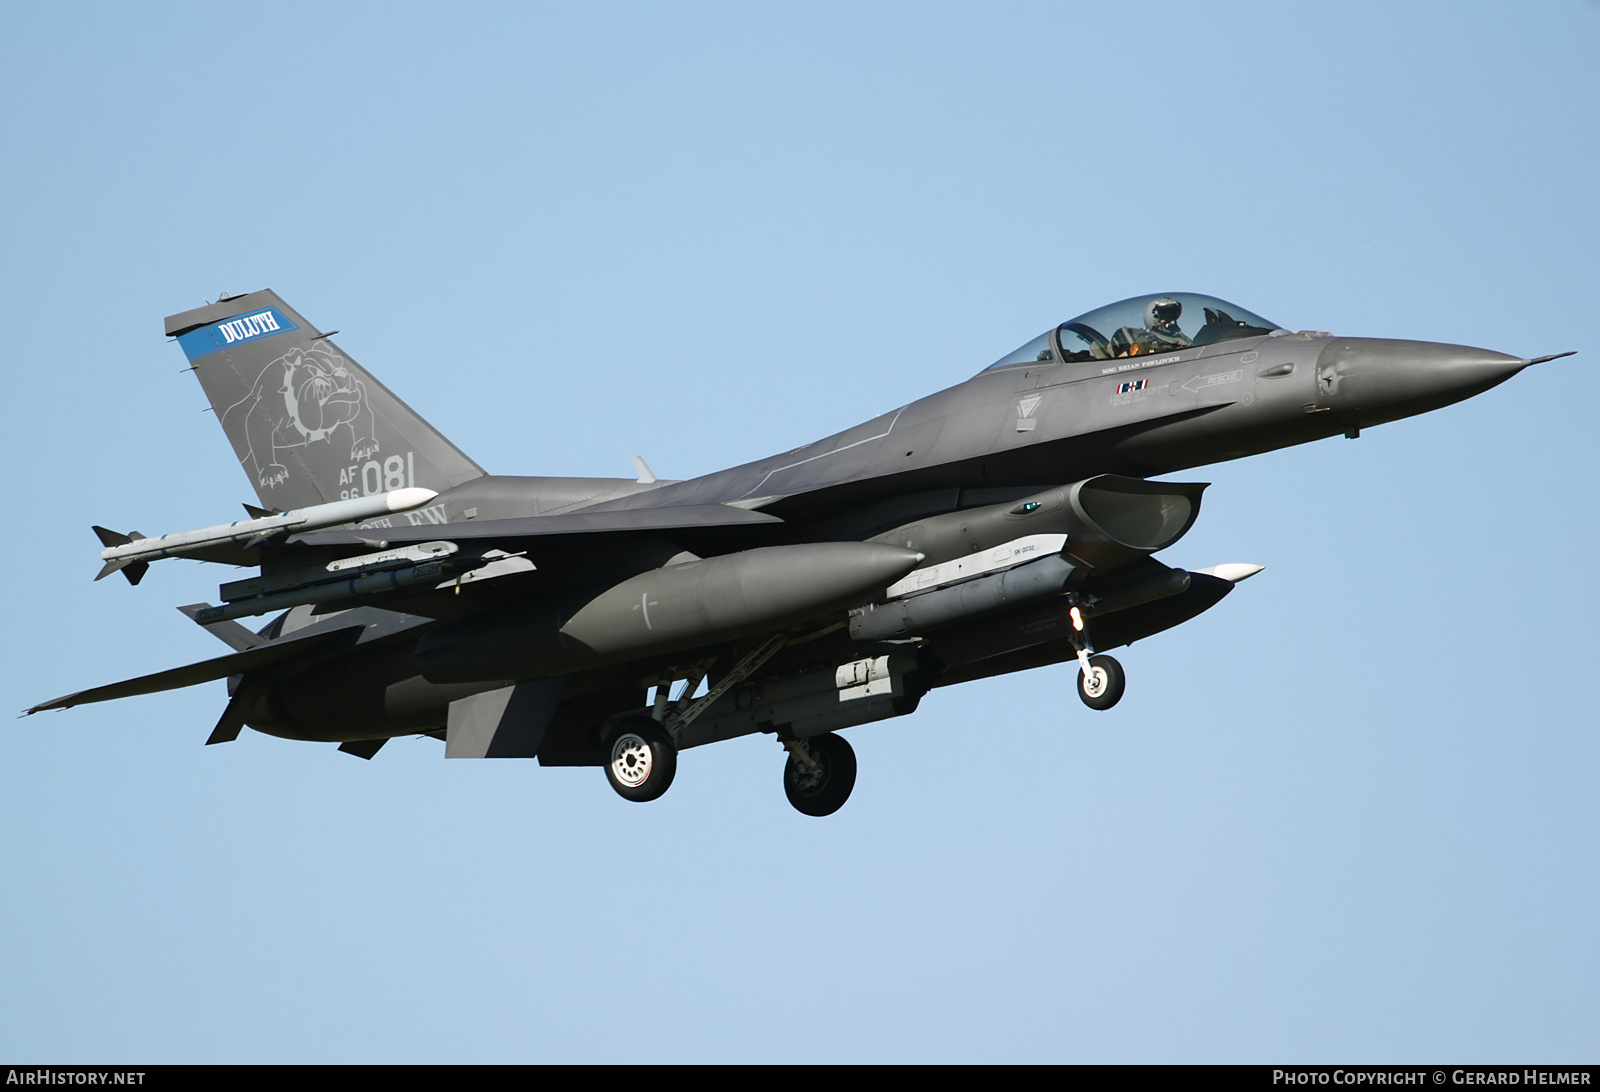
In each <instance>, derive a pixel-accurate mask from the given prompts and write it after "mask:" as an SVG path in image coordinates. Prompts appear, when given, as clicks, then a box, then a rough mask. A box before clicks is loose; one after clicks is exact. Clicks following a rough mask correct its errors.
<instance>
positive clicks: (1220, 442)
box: [28, 291, 1568, 815]
mask: <svg viewBox="0 0 1600 1092" xmlns="http://www.w3.org/2000/svg"><path fill="white" fill-rule="evenodd" d="M166 332H167V334H168V335H169V336H171V337H174V338H176V340H177V341H178V344H179V345H180V346H181V347H182V349H183V351H184V353H185V355H186V356H187V357H188V359H189V361H190V363H191V365H192V366H193V370H194V372H195V374H196V375H197V376H198V377H199V380H200V383H201V386H202V387H204V389H205V392H206V395H207V396H208V397H209V398H210V400H211V405H212V407H213V408H214V409H215V411H216V413H217V417H218V419H219V420H220V421H221V422H222V427H223V430H224V431H225V432H226V434H227V436H228V440H229V441H230V442H231V443H232V445H233V453H234V457H235V458H237V459H238V461H239V465H240V466H241V467H242V468H243V470H244V472H245V474H246V475H247V476H248V477H249V479H250V484H251V486H252V487H253V488H254V489H255V491H256V495H257V498H258V500H259V501H260V505H259V506H254V505H246V506H245V507H246V509H247V510H248V514H249V517H250V518H248V519H244V520H240V521H238V522H236V523H232V524H226V525H222V526H216V527H208V528H203V529H201V530H198V531H187V532H181V533H178V534H171V535H164V536H162V537H159V538H148V537H143V536H140V535H138V534H137V533H128V534H121V533H118V532H114V531H110V530H107V529H105V528H100V527H97V528H95V531H96V533H97V534H98V535H99V537H100V540H101V543H102V545H103V546H104V550H103V552H102V554H101V558H102V560H103V562H104V567H103V568H102V569H101V572H100V575H101V576H102V577H103V576H106V575H108V574H110V573H112V572H118V571H120V572H121V573H122V574H123V575H124V576H125V577H126V578H127V579H128V580H129V581H131V582H132V583H135V584H137V583H138V582H139V580H140V578H141V577H142V576H143V575H144V573H145V571H146V569H147V568H148V566H149V565H150V564H151V563H152V562H154V561H157V560H160V559H161V558H165V557H186V558H195V559H199V560H202V561H210V562H216V563H220V564H224V565H235V566H249V567H254V568H258V569H259V575H256V576H251V577H249V578H247V579H236V580H230V581H229V582H227V583H224V584H223V585H222V586H221V588H220V598H221V602H220V604H219V605H217V606H212V605H209V604H204V603H200V604H194V605H191V606H186V607H181V608H179V609H180V610H182V611H184V613H186V614H187V615H189V616H190V617H191V618H192V619H193V620H194V621H195V622H197V623H199V624H200V625H201V626H204V627H205V628H206V629H208V630H210V632H212V633H213V634H215V635H216V636H217V637H218V638H219V639H221V640H222V641H223V642H225V643H226V644H227V645H228V646H229V647H230V648H231V649H232V652H231V653H230V654H228V655H225V656H220V657H218V658H216V659H212V660H207V661H204V662H201V663H196V664H190V665H188V666H186V667H179V668H175V669H173V670H170V671H163V672H159V673H157V674H154V675H148V676H145V677H143V678H138V679H131V680H129V681H127V682H121V683H115V684H112V685H110V686H102V687H98V688H96V689H93V690H85V691H82V692H80V693H76V694H70V695H67V696H66V697H62V698H57V699H55V700H54V701H48V702H44V703H43V704H41V705H37V706H34V707H33V708H32V709H30V710H28V712H30V713H37V712H40V711H42V710H46V709H65V708H67V707H69V706H73V705H80V704H83V703H86V702H96V701H106V700H109V699H112V698H122V697H128V696H131V695H136V694H148V693H152V692H155V691H159V690H167V689H171V688H175V687H182V686H189V685H192V684H195V683H201V682H206V681H210V680H217V679H227V680H228V693H229V701H228V704H227V707H226V709H225V710H224V711H223V713H222V717H221V719H220V720H219V721H218V722H217V725H216V728H215V729H214V730H213V731H212V733H211V736H210V738H209V739H208V740H207V742H208V743H222V742H227V741H230V740H233V739H235V738H237V736H238V735H239V732H240V730H241V729H242V728H243V727H245V726H247V725H248V726H249V727H251V728H254V729H256V730H257V731H260V732H266V733H268V734H271V735H276V736H282V737H285V738H289V739H299V740H313V741H324V742H335V743H339V744H340V748H339V749H340V750H341V751H345V752H346V753H349V754H352V755H356V756H359V757H361V758H368V759H370V758H372V757H373V755H375V754H376V753H377V751H378V749H379V748H380V747H382V746H383V744H384V743H385V741H387V740H389V739H392V738H394V737H396V736H404V735H428V736H433V737H436V738H438V739H441V740H443V742H444V746H445V755H446V757H449V758H537V759H538V760H539V761H540V762H541V763H542V764H544V765H547V766H599V767H601V768H602V769H604V771H605V774H606V777H607V778H608V779H609V781H610V782H611V785H612V787H613V788H614V789H615V790H616V791H617V792H618V793H619V794H620V795H622V796H623V797H624V798H625V799H628V800H636V801H644V800H653V799H655V798H657V797H659V796H660V795H661V794H662V793H663V792H665V791H666V790H667V787H668V786H669V785H670V784H671V783H672V778H673V774H674V772H675V770H676V768H677V758H678V752H679V751H681V750H683V749H685V748H689V747H697V746H700V745H702V744H706V743H714V742H716V741H718V740H724V739H730V738H732V737H734V736H740V735H746V734H750V733H756V732H762V733H767V734H769V735H771V736H773V737H774V738H775V739H776V740H777V741H778V742H779V743H780V744H782V746H783V748H784V749H785V750H786V751H787V752H788V760H787V763H786V766H785V769H784V775H783V784H784V789H785V792H786V793H787V795H788V798H789V800H790V802H791V803H792V804H793V805H794V806H795V807H796V808H797V809H799V810H800V811H801V812H804V813H805V814H807V815H827V814H830V813H832V812H834V811H836V810H838V808H839V807H840V806H841V805H843V804H844V802H845V800H846V799H847V798H848V797H849V795H850V791H851V789H852V787H853V786H854V783H855V777H856V759H855V754H854V752H853V751H852V749H851V747H850V745H849V744H848V743H847V742H845V740H844V738H843V737H842V736H840V735H838V734H837V732H838V731H839V730H840V729H843V728H850V727H854V726H857V725H862V724H867V723H870V722H872V721H877V720H884V719H886V718H889V717H899V716H905V715H906V714H908V713H911V712H913V711H914V710H915V709H916V708H917V704H918V702H919V701H921V699H922V698H923V696H924V695H926V694H927V693H928V692H929V691H930V690H932V689H934V688H937V687H941V686H951V685H954V684H956V683H962V682H967V681H969V680H972V679H981V678H986V677H988V676H991V675H1003V674H1006V673H1008V672H1013V671H1022V670H1026V669H1028V668H1034V667H1042V666H1044V665H1047V664H1054V663H1059V662H1063V661H1070V660H1076V661H1077V662H1078V664H1079V674H1078V693H1079V696H1080V697H1081V698H1082V699H1083V701H1084V703H1085V704H1087V705H1088V706H1089V707H1090V708H1093V709H1101V710H1104V709H1109V708H1111V707H1112V706H1114V705H1115V704H1116V703H1117V700H1118V699H1119V698H1120V697H1121V696H1122V692H1123V685H1124V675H1123V670H1122V668H1121V667H1120V666H1119V665H1118V663H1117V661H1116V660H1114V659H1112V658H1111V657H1110V656H1108V655H1106V654H1105V653H1106V652H1107V651H1108V650H1110V649H1115V648H1118V647H1120V646H1122V645H1126V644H1129V643H1131V642H1133V641H1135V640H1139V639H1142V638H1145V637H1148V636H1150V635H1152V634H1154V633H1158V632H1160V631H1162V630H1166V629H1170V628H1171V627H1173V626H1176V625H1178V624H1179V623H1181V622H1185V621H1187V620H1188V619H1190V618H1193V617H1194V616H1195V615H1197V614H1199V613H1200V612H1202V611H1204V610H1207V609H1209V608H1210V607H1211V606H1213V605H1214V604H1216V603H1217V602H1218V601H1219V600H1221V599H1222V598H1223V597H1224V596H1225V595H1227V594H1228V593H1229V592H1231V591H1232V590H1233V587H1234V585H1235V584H1236V583H1237V582H1239V581H1240V580H1243V579H1244V578H1246V577H1248V576H1250V575H1252V574H1254V573H1256V572H1258V571H1260V566H1258V565H1250V564H1240V563H1234V564H1220V565H1216V566H1213V567H1210V568H1205V569H1198V570H1195V571H1185V570H1183V569H1180V568H1173V567H1169V566H1168V565H1166V564H1163V563H1162V562H1161V561H1158V560H1156V558H1155V556H1154V555H1155V554H1157V553H1159V552H1160V551H1162V550H1164V549H1166V548H1167V547H1169V546H1171V545H1172V544H1173V543H1175V542H1177V541H1178V539H1180V538H1182V537H1183V535H1184V533H1185V532H1187V531H1188V529H1189V528H1190V526H1191V525H1192V524H1193V523H1194V521H1195V518H1196V517H1197V516H1198V514H1199V511H1200V499H1201V494H1202V492H1203V491H1204V490H1205V488H1206V487H1205V485H1204V484H1200V483H1182V482H1168V481H1156V480H1152V479H1155V478H1156V477H1157V476H1160V475H1167V474H1171V473H1174V472H1176V471H1182V470H1187V469H1189V468H1192V467H1196V466H1200V465H1203V464H1206V463H1211V462H1217V461H1220V460H1223V459H1236V458H1239V457H1241V456H1244V455H1254V454H1257V453H1260V452H1265V451H1271V450H1273V449H1275V448H1281V447H1286V446H1288V445H1290V444H1301V443H1307V442H1309V441H1312V440H1319V439H1322V438H1325V437H1329V436H1337V435H1339V434H1344V435H1346V436H1352V437H1353V436H1356V435H1357V434H1358V433H1359V431H1360V430H1361V429H1363V428H1369V427H1371V426H1373V425H1378V424H1382V423H1384V422H1387V421H1394V420H1397V419H1399V418H1402V417H1410V416H1412V415H1414V414H1418V413H1423V412H1426V411H1428V410H1433V409H1438V408H1440V407H1442V406H1447V405H1449V404H1451V403H1452V402H1458V401H1461V400H1462V399H1464V398H1470V397H1471V396H1473V395H1475V394H1480V393H1482V392H1483V391H1486V390H1488V389H1489V388H1490V387H1493V386H1495V385H1496V384H1499V383H1502V382H1504V381H1505V380H1507V379H1509V378H1510V377H1511V376H1513V375H1515V374H1516V373H1517V372H1519V371H1521V370H1522V369H1523V368H1525V367H1527V366H1529V365H1530V364H1536V363H1539V362H1540V361H1542V360H1548V359H1554V358H1553V357H1541V358H1538V359H1537V360H1529V359H1524V358H1522V357H1515V356H1507V355H1506V354H1504V353H1496V352H1490V351H1488V350H1484V349H1472V348H1466V347H1463V346H1459V345H1441V344H1434V343H1430V342H1417V341H1389V340H1381V339H1371V338H1350V337H1333V336H1331V335H1329V334H1326V333H1317V332H1313V331H1301V332H1299V333H1290V332H1289V331H1287V330H1284V329H1281V328H1279V326H1278V325H1277V324H1276V323H1274V322H1269V321H1268V320H1266V319H1264V318H1262V317H1260V316H1259V315H1255V314H1252V313H1251V312H1249V311H1246V310H1244V309H1243V308H1241V307H1238V306H1235V305H1234V304H1231V303H1227V302H1225V301H1223V300H1219V299H1213V298H1211V297H1209V296H1201V295H1195V294H1192V293H1182V292H1175V293H1171V294H1168V295H1158V296H1144V297H1139V298H1136V299H1129V300H1124V301H1122V302H1121V303H1114V304H1111V305H1110V306H1107V307H1102V308H1100V309H1099V310H1096V311H1090V312H1089V313H1087V314H1084V315H1080V316H1079V317H1077V318H1075V319H1072V320H1071V321H1068V322H1063V323H1062V324H1061V325H1059V326H1057V327H1054V328H1052V329H1050V330H1047V331H1046V332H1045V333H1043V334H1040V335H1039V336H1038V337H1037V338H1035V339H1033V340H1032V341H1030V342H1028V343H1027V344H1026V345H1024V346H1022V347H1021V348H1019V349H1018V350H1016V351H1015V352H1013V353H1010V354H1008V355H1006V356H1004V357H1002V358H1000V359H999V360H998V361H996V362H995V363H993V364H991V365H990V366H989V367H987V368H984V369H983V370H982V371H980V372H979V373H978V374H977V375H975V376H973V377H972V378H971V379H968V380H967V381H966V382H964V383H960V384H957V385H956V386H953V387H951V388H949V389H948V390H944V391H940V392H939V393H937V394H933V395H929V396H928V397H926V398H922V399H919V400H918V401H915V402H911V403H908V404H907V405H905V406H902V407H900V408H899V409H897V410H894V411H893V412H890V413H886V414H883V415H882V416H879V417H875V418H873V419H872V420H870V421H867V422H865V423H864V424H861V425H858V426H857V427H855V428H852V429H849V430H847V431H845V432H841V433H839V434H838V435H835V436H830V437H828V438H826V439H823V440H819V441H817V442H816V443H814V444H811V445H809V446H807V447H803V448H799V449H796V450H794V451H789V452H785V453H783V454H781V455H774V456H772V457H770V458H766V459H760V460H757V461H756V462H751V463H746V464H744V465H742V466H736V467H734V468H732V469H730V470H724V471H721V472H719V473H716V474H709V475H707V476H705V477H702V478H695V479H693V480H690V481H662V480H658V479H657V478H656V477H655V476H654V475H653V474H652V473H650V471H649V469H648V467H646V466H645V465H644V463H643V462H642V460H639V459H637V458H635V467H636V469H637V470H638V476H637V478H636V479H614V478H538V477H508V476H503V475H495V474H489V473H487V472H485V471H484V470H483V468H482V467H480V466H478V464H477V463H475V462H473V461H472V460H471V459H470V458H468V457H467V456H466V455H465V454H463V453H462V452H461V451H460V449H458V448H457V447H456V446H455V445H454V444H452V443H451V442H450V441H449V440H447V439H445V438H444V437H443V436H442V435H440V434H439V433H438V432H436V431H434V429H433V428H431V427H430V426H429V425H428V423H427V422H426V421H424V420H423V419H422V418H421V417H419V416H418V415H417V414H416V412H415V411H413V410H412V409H411V408H410V407H409V406H407V405H406V404H405V403H404V402H402V401H400V399H399V398H397V397H395V395H394V394H392V393H390V391H389V390H388V389H387V388H386V387H384V386H383V385H382V384H381V383H379V382H378V381H377V380H375V379H374V378H373V377H372V376H371V375H369V374H368V373H367V372H366V371H365V370H363V369H362V368H361V367H360V366H359V365H357V364H356V362H355V361H354V360H352V359H350V357H349V356H348V355H346V354H345V353H344V352H343V351H342V350H341V349H340V348H339V347H338V346H337V344H335V342H334V341H333V340H332V335H331V334H325V333H323V332H322V331H320V330H318V329H316V328H315V327H314V326H312V325H311V324H310V323H309V322H307V321H306V320H305V319H304V318H303V317H301V315H300V314H298V313H297V312H295V311H294V310H292V309H291V308H290V307H289V306H288V305H286V304H285V303H284V302H283V301H282V300H281V299H279V298H278V297H277V296H276V295H275V294H274V293H272V292H270V291H262V292H254V293H251V294H249V295H244V296H235V297H232V298H225V299H223V300H220V301H218V302H217V303H214V304H211V305H209V306H206V307H202V308H199V309H197V310H193V311H186V312H184V313H183V314H179V315H173V316H171V317H170V318H168V319H167V320H166ZM1559 355H1563V356H1565V355H1568V354H1565V353H1563V354H1559ZM263 615H275V616H274V617H272V619H271V621H269V622H268V623H267V624H266V625H265V626H264V627H263V628H261V629H259V630H252V629H250V628H247V627H246V626H244V625H242V624H241V623H240V622H239V621H238V619H241V618H253V617H259V616H263Z"/></svg>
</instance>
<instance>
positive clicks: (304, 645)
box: [23, 625, 364, 716]
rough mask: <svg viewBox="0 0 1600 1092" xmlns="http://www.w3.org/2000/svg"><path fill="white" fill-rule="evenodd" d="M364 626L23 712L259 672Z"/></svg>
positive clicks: (350, 638)
mask: <svg viewBox="0 0 1600 1092" xmlns="http://www.w3.org/2000/svg"><path fill="white" fill-rule="evenodd" d="M363 628H364V627H363V626H361V625H354V626H344V627H341V628H340V629H336V630H332V631H330V632H327V633H313V634H310V635H308V636H306V637H288V638H285V639H284V640H282V641H276V642H274V643H272V644H270V645H263V646H262V647H260V648H254V649H251V650H249V651H248V652H235V653H234V654H233V655H231V656H219V657H217V658H216V659H214V660H202V661H200V662H199V663H197V664H189V665H187V666H185V667H174V668H172V669H170V670H167V671H158V672H156V673H155V674H154V675H141V676H140V677H139V678H137V679H127V680H125V681H123V682H119V683H111V684H110V685H109V686H97V687H95V688H94V689H93V690H80V691H78V692H77V693H76V694H68V695H66V696H65V697H60V698H54V699H52V700H50V701H47V702H42V703H41V704H39V705H35V706H34V707H33V708H32V709H29V710H27V711H26V712H25V713H24V714H23V715H24V716H29V715H32V714H34V713H42V712H44V711H45V710H47V709H70V708H72V707H73V706H74V705H88V704H89V703H91V702H97V701H114V700H116V699H117V698H131V697H133V696H135V695H137V694H156V693H160V692H161V691H163V690H178V689H181V688H183V687H185V686H194V685H195V684H196V683H203V682H211V681H212V680H214V679H226V678H227V677H228V676H229V675H240V674H244V673H245V672H248V671H256V670H259V669H261V668H263V667H267V666H268V665H270V664H278V663H282V662H283V661H285V660H289V659H293V658H298V657H302V656H311V655H313V654H314V653H316V652H321V651H327V650H328V649H330V648H332V647H335V646H337V647H343V646H345V645H351V644H354V643H355V642H356V640H357V638H359V637H360V636H361V630H362V629H363Z"/></svg>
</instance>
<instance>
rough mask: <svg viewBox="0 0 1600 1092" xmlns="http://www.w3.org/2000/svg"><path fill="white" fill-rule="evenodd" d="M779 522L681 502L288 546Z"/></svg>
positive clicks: (429, 526) (305, 537)
mask: <svg viewBox="0 0 1600 1092" xmlns="http://www.w3.org/2000/svg"><path fill="white" fill-rule="evenodd" d="M782 523H783V520H781V519H779V518H778V517H777V516H769V515H767V514H766V513H765V512H750V511H746V510H745V509H743V508H733V507H730V506H729V505H726V504H687V505H680V506H678V507H674V508H624V509H619V510H616V511H609V512H569V513H567V514H566V515H560V516H525V517H523V518H521V519H489V520H472V521H470V522H469V521H463V522H459V523H447V524H437V523H424V524H422V525H421V526H417V527H372V528H367V529H366V530H362V531H311V532H307V533H305V534H299V535H295V536H294V538H293V540H292V541H294V542H303V543H305V544H307V545H309V546H365V545H371V544H373V543H374V542H380V541H381V542H384V543H395V542H426V541H431V540H433V539H436V538H439V537H440V536H441V535H443V536H448V537H449V538H450V539H451V540H453V541H466V540H475V541H481V540H483V539H495V540H515V539H520V538H534V537H540V536H547V535H596V534H608V533H614V532H618V531H674V530H685V529H688V528H703V527H756V526H761V525H763V524H766V525H772V526H778V525H781V524H782Z"/></svg>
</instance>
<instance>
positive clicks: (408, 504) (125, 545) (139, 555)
mask: <svg viewBox="0 0 1600 1092" xmlns="http://www.w3.org/2000/svg"><path fill="white" fill-rule="evenodd" d="M438 496H439V494H438V491H436V490H433V489H415V488H410V489H394V490H390V491H389V492H387V493H379V494H377V495H375V496H370V497H355V498H353V499H351V500H337V501H331V502H329V503H327V504H313V505H310V506H308V507H305V508H297V509H295V510H294V511H292V512H279V513H266V512H262V514H260V515H258V516H256V517H255V518H253V519H241V520H237V521H235V522H233V523H224V524H220V525H218V526H216V527H202V528H200V529H199V530H198V531H178V532H175V533H173V534H170V535H158V536H156V537H154V538H146V537H145V536H144V535H141V534H139V533H138V532H133V533H131V534H126V535H124V534H119V533H118V532H116V531H108V530H106V529H105V528H104V527H96V528H95V529H94V530H95V533H96V534H97V535H99V536H100V539H101V541H102V542H104V543H105V547H106V548H105V549H104V550H101V551H100V560H102V561H104V562H105V567H104V568H102V569H101V570H100V573H99V575H97V576H96V577H95V579H96V580H100V579H102V578H104V577H107V576H110V575H111V574H112V573H114V572H116V571H118V570H119V569H124V568H127V567H128V566H131V565H134V564H137V563H143V564H149V563H150V562H152V561H158V560H160V559H161V558H164V557H182V556H184V555H186V554H192V553H194V552H195V551H197V550H202V549H205V548H206V547H210V546H231V545H242V546H258V545H260V544H262V543H264V542H266V541H268V540H269V539H271V538H274V537H276V536H280V535H287V534H289V533H290V532H298V531H315V530H319V529H320V528H323V527H339V526H342V525H344V524H346V523H359V522H360V521H361V520H365V519H373V518H375V517H377V516H388V515H395V514H398V513H400V512H409V511H411V510H412V509H415V508H421V507H423V506H424V505H426V504H428V503H429V502H430V501H432V500H434V499H435V498H437V497H438ZM258 511H259V510H258ZM134 583H138V581H137V580H135V581H134Z"/></svg>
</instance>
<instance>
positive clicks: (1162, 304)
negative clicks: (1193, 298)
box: [1144, 296, 1183, 330]
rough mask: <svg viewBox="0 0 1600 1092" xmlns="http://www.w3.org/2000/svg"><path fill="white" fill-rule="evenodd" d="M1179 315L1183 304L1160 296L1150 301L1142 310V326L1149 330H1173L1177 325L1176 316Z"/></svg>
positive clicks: (1181, 312)
mask: <svg viewBox="0 0 1600 1092" xmlns="http://www.w3.org/2000/svg"><path fill="white" fill-rule="evenodd" d="M1181 314H1183V304H1181V303H1179V302H1178V301H1177V300H1175V299H1173V298H1172V297H1170V296H1160V297H1158V298H1156V299H1153V300H1151V301H1150V303H1149V305H1148V306H1147V307H1146V308H1145V309H1144V324H1145V327H1146V328H1147V329H1151V330H1163V329H1173V328H1175V327H1176V326H1177V325H1178V316H1179V315H1181Z"/></svg>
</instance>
